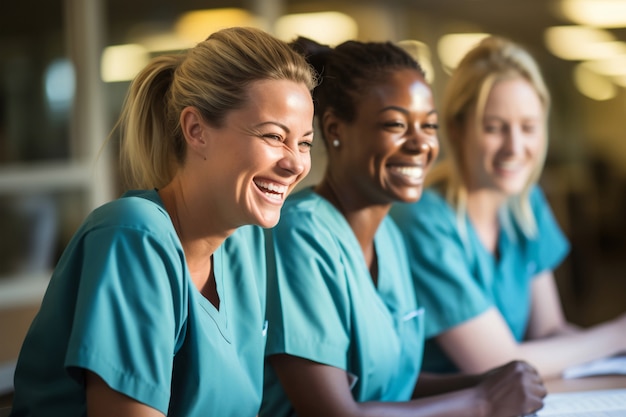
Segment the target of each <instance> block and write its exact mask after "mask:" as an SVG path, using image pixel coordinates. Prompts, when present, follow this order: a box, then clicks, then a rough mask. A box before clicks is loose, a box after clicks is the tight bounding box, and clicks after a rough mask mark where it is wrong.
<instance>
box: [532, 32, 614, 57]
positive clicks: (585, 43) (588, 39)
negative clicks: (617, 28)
mask: <svg viewBox="0 0 626 417" xmlns="http://www.w3.org/2000/svg"><path fill="white" fill-rule="evenodd" d="M544 41H545V44H546V47H547V48H548V50H549V51H550V52H552V53H553V54H554V55H556V56H557V57H559V58H561V59H568V60H575V61H584V60H589V59H603V58H610V57H612V56H615V55H620V54H626V43H624V42H619V41H617V40H616V39H615V37H614V36H613V35H612V34H611V33H610V32H608V31H606V30H604V29H598V28H592V27H588V26H552V27H549V28H547V29H546V30H545V32H544Z"/></svg>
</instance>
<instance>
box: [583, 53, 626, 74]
mask: <svg viewBox="0 0 626 417" xmlns="http://www.w3.org/2000/svg"><path fill="white" fill-rule="evenodd" d="M582 65H584V66H585V67H586V68H588V69H590V70H591V71H593V72H596V73H598V74H601V75H605V76H609V77H613V76H620V75H625V74H626V55H618V56H614V57H612V58H607V59H600V60H596V61H586V62H584V63H583V64H582Z"/></svg>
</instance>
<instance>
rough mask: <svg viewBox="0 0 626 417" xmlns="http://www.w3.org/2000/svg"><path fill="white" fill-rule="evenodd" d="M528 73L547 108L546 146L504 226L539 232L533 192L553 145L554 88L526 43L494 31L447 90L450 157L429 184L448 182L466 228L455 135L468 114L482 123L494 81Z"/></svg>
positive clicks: (507, 208)
mask: <svg viewBox="0 0 626 417" xmlns="http://www.w3.org/2000/svg"><path fill="white" fill-rule="evenodd" d="M513 78H523V79H525V80H526V81H528V82H529V83H530V84H531V85H532V86H533V88H534V89H535V91H536V92H537V95H538V96H539V99H540V101H541V103H542V105H543V108H544V114H545V117H544V124H543V127H542V129H543V131H544V137H545V139H546V140H545V141H544V147H543V149H542V150H541V152H540V155H539V162H538V163H537V165H536V166H535V169H534V170H533V172H532V174H531V175H530V177H529V179H528V182H527V184H526V185H525V187H524V189H523V190H522V192H521V193H520V194H519V195H515V196H511V197H509V199H508V200H507V203H506V205H505V207H504V208H503V210H502V211H501V219H502V220H503V227H504V229H505V231H506V232H507V233H509V235H510V236H511V237H514V235H513V223H517V224H518V225H519V227H520V229H521V230H522V232H523V233H524V234H525V235H526V236H528V237H533V236H536V234H537V224H536V220H535V217H534V215H533V212H532V209H531V207H530V201H529V193H530V190H531V188H532V187H533V185H534V184H536V183H537V181H538V180H539V177H540V176H541V172H542V170H543V165H544V162H545V158H546V153H547V149H548V133H547V120H548V114H549V110H550V93H549V91H548V89H547V87H546V84H545V82H544V79H543V77H542V75H541V71H540V69H539V66H538V65H537V63H536V61H535V60H534V59H533V57H532V56H531V55H530V53H528V52H527V51H526V50H525V49H524V48H522V47H521V46H520V45H518V44H516V43H514V42H512V41H510V40H508V39H504V38H501V37H497V36H490V37H487V38H485V39H483V40H482V41H481V42H480V43H479V44H478V45H477V46H475V47H474V48H473V49H472V50H471V51H469V52H468V53H467V55H465V57H464V58H463V59H462V60H461V62H460V63H459V65H458V67H457V68H456V69H455V71H454V72H453V73H452V76H451V77H450V80H449V81H448V83H447V85H446V89H445V91H444V95H443V99H442V106H441V113H442V119H443V126H444V128H445V129H446V132H447V135H444V137H442V138H441V141H442V145H443V147H444V149H445V150H446V153H447V158H446V159H444V160H442V161H441V162H440V163H438V164H437V166H436V167H435V168H434V169H433V171H432V172H431V173H430V174H429V177H428V184H429V185H434V184H443V185H444V187H445V188H444V189H445V197H446V200H447V201H448V202H449V203H450V204H451V205H452V206H453V207H455V209H456V212H457V219H458V222H459V225H460V226H461V225H463V226H462V227H463V229H464V228H465V226H464V225H465V222H464V218H465V214H466V206H467V188H466V186H465V184H464V181H463V172H464V168H465V167H464V166H463V155H462V150H463V147H462V146H461V141H460V140H450V137H449V135H451V134H452V132H455V131H456V132H458V131H461V130H462V129H464V128H465V126H466V123H467V119H468V117H472V116H473V117H475V118H476V121H477V122H478V123H477V126H482V118H483V114H484V109H485V105H486V102H487V98H488V96H489V93H490V92H491V89H492V88H493V86H494V85H495V84H496V83H497V82H499V81H502V80H506V79H513Z"/></svg>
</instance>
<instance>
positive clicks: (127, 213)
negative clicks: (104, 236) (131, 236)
mask: <svg viewBox="0 0 626 417" xmlns="http://www.w3.org/2000/svg"><path fill="white" fill-rule="evenodd" d="M85 223H86V226H88V227H89V228H90V229H99V228H108V227H113V228H126V229H133V230H137V231H143V232H147V233H151V234H155V233H157V234H161V233H165V234H169V233H171V231H172V225H171V220H170V217H169V214H168V213H167V211H166V210H165V208H164V206H163V204H162V203H161V200H160V198H159V197H158V194H157V192H156V191H133V192H129V193H126V194H124V195H123V196H122V197H120V198H118V199H117V200H113V201H111V202H109V203H106V204H104V205H102V206H100V207H99V208H97V209H95V210H94V211H93V212H92V213H91V214H90V215H89V217H88V218H87V220H86V222H85Z"/></svg>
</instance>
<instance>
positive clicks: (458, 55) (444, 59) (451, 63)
mask: <svg viewBox="0 0 626 417" xmlns="http://www.w3.org/2000/svg"><path fill="white" fill-rule="evenodd" d="M487 36H489V34H488V33H451V34H448V35H444V36H442V37H441V38H440V39H439V42H437V52H438V53H439V59H440V60H441V63H442V65H443V68H444V70H445V71H447V72H451V71H452V70H453V69H454V68H456V66H457V65H458V64H459V62H460V61H461V59H462V58H463V57H464V56H465V54H466V53H467V52H469V50H470V49H472V48H473V47H474V46H476V45H477V44H478V43H479V42H480V41H481V40H482V39H483V38H486V37H487Z"/></svg>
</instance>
